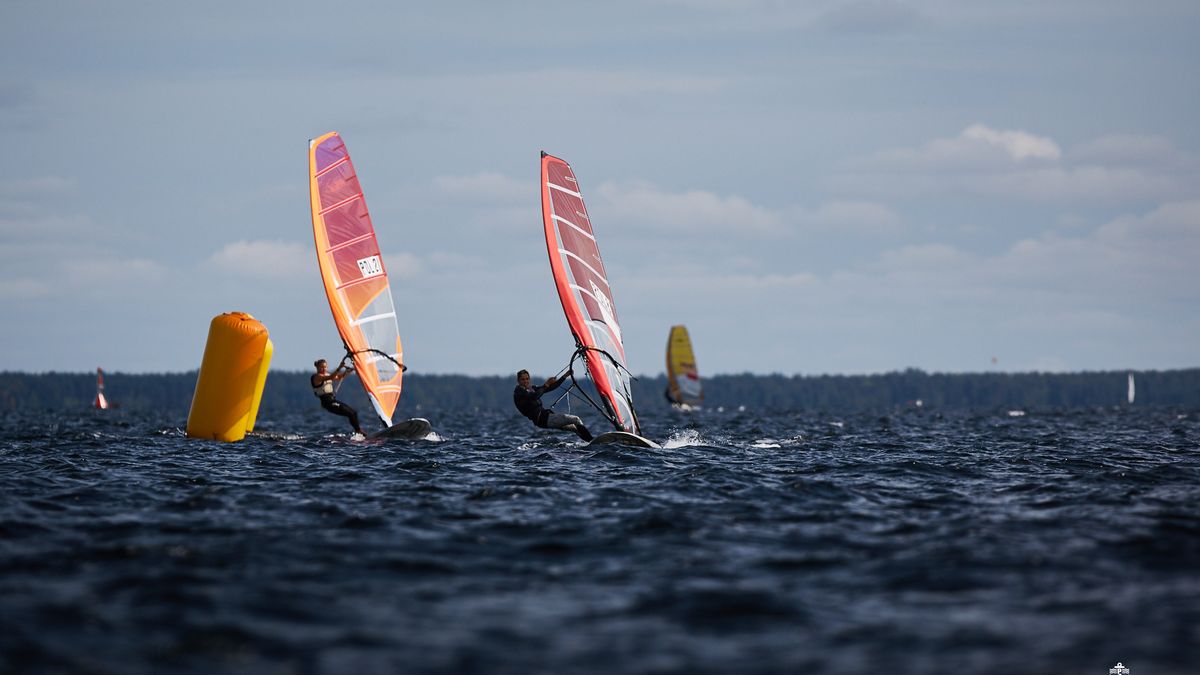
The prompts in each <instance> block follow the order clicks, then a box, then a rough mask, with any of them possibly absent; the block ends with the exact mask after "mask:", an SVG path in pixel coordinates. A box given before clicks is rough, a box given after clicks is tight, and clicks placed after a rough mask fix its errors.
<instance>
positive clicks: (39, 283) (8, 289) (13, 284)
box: [0, 279, 51, 302]
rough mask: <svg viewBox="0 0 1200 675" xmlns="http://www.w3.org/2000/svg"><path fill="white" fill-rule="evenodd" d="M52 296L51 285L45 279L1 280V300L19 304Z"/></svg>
mask: <svg viewBox="0 0 1200 675" xmlns="http://www.w3.org/2000/svg"><path fill="white" fill-rule="evenodd" d="M50 294H51V289H50V284H49V283H48V282H47V281H46V280H44V279H0V298H4V299H5V300H14V301H17V302H22V301H29V300H31V299H33V298H40V297H45V296H47V295H50Z"/></svg>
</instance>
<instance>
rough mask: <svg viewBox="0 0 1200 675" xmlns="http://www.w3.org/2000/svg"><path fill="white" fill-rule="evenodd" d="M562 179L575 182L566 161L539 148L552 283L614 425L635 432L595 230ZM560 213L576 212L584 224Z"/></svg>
mask: <svg viewBox="0 0 1200 675" xmlns="http://www.w3.org/2000/svg"><path fill="white" fill-rule="evenodd" d="M563 183H570V184H572V185H575V186H576V187H577V188H578V185H579V182H578V180H576V178H575V175H574V173H573V172H572V170H571V167H570V165H569V164H567V163H566V162H565V161H563V160H561V159H559V158H557V157H554V156H553V155H549V154H547V153H545V152H543V153H542V224H543V229H544V233H545V236H546V251H547V253H548V254H549V257H550V269H551V272H552V273H553V275H554V284H555V288H556V289H557V290H558V297H559V301H560V302H561V303H562V308H563V313H564V314H565V315H566V318H567V324H568V326H569V327H570V329H571V334H572V336H573V337H574V338H575V343H576V345H577V347H579V348H580V349H582V350H583V357H584V361H585V362H586V364H587V369H588V374H589V375H590V376H591V379H592V382H593V383H595V385H596V390H597V392H598V393H599V395H600V399H601V401H602V402H603V404H604V406H605V408H606V411H605V412H606V413H607V414H608V415H609V417H610V421H611V422H612V424H613V427H614V429H616V430H618V431H627V432H633V433H638V432H639V431H640V430H639V429H638V423H637V415H636V414H635V412H634V409H633V397H632V390H631V387H630V375H629V370H628V368H627V367H626V365H625V347H624V345H623V342H622V338H621V328H620V323H619V321H618V319H617V312H616V308H615V305H614V303H613V299H612V288H611V287H610V286H609V283H608V275H607V273H606V271H605V269H604V262H603V261H602V260H601V257H600V249H599V247H598V245H597V242H596V237H595V231H594V230H592V229H591V218H589V217H588V215H587V207H586V206H585V205H584V203H583V195H582V192H580V191H579V190H578V189H576V190H572V189H570V188H567V187H564V186H563ZM564 216H578V217H579V219H580V220H581V221H582V223H584V224H586V227H585V226H584V225H581V224H579V223H577V222H575V221H574V220H573V219H572V218H570V217H564ZM597 352H599V353H597Z"/></svg>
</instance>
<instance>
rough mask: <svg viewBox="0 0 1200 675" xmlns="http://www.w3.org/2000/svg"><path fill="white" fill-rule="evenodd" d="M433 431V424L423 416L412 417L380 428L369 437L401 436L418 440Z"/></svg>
mask: <svg viewBox="0 0 1200 675" xmlns="http://www.w3.org/2000/svg"><path fill="white" fill-rule="evenodd" d="M431 431H433V425H432V424H430V423H429V420H427V419H425V418H424V417H414V418H412V419H407V420H404V421H403V422H396V423H395V424H393V425H392V426H390V427H386V428H384V429H380V430H379V431H376V432H375V433H373V434H371V438H401V439H404V440H409V441H419V440H421V439H422V438H425V437H426V436H428V435H429V432H431Z"/></svg>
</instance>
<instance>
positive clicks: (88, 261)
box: [62, 257, 168, 290]
mask: <svg viewBox="0 0 1200 675" xmlns="http://www.w3.org/2000/svg"><path fill="white" fill-rule="evenodd" d="M62 266H63V278H64V279H65V280H66V281H67V283H68V284H69V285H70V286H72V287H76V288H85V289H96V290H103V289H104V287H106V286H125V285H129V284H131V283H135V284H140V285H144V286H150V285H153V284H155V283H157V282H159V281H161V280H162V279H163V278H165V277H166V276H167V274H168V270H167V268H166V267H165V266H163V265H162V264H161V263H158V262H156V261H153V260H143V259H138V258H132V259H119V258H115V257H109V258H103V259H94V258H77V259H75V260H69V261H63V263H62Z"/></svg>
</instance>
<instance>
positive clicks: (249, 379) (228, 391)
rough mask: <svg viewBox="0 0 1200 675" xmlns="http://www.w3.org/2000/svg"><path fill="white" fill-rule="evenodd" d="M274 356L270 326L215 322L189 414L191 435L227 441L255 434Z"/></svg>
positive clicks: (240, 320) (235, 318)
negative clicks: (269, 333)
mask: <svg viewBox="0 0 1200 675" xmlns="http://www.w3.org/2000/svg"><path fill="white" fill-rule="evenodd" d="M274 351H275V346H274V345H273V344H271V339H270V337H268V335H267V328H266V326H263V325H262V323H261V322H259V321H258V320H257V319H255V318H254V317H252V316H250V315H249V314H246V313H245V312H227V313H225V314H222V315H220V316H217V317H214V318H213V320H212V323H211V324H209V327H208V342H207V343H206V344H205V345H204V359H203V361H201V363H200V375H199V377H197V378H196V392H195V393H194V394H193V395H192V409H191V411H190V412H188V421H187V435H188V436H189V437H191V438H211V439H213V440H216V441H227V442H229V441H240V440H242V439H243V438H245V436H246V432H248V431H253V430H254V421H255V420H256V419H257V418H258V406H259V404H260V403H261V402H262V393H263V387H264V386H265V384H266V382H267V368H268V367H269V366H270V365H271V355H272V354H273V353H274Z"/></svg>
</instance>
